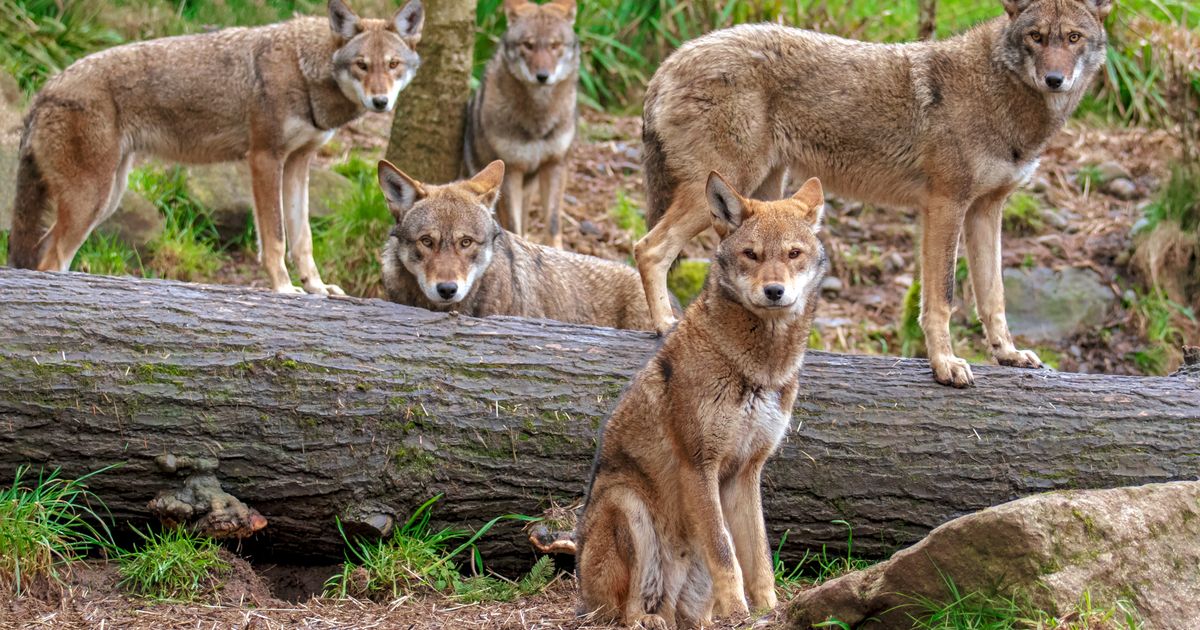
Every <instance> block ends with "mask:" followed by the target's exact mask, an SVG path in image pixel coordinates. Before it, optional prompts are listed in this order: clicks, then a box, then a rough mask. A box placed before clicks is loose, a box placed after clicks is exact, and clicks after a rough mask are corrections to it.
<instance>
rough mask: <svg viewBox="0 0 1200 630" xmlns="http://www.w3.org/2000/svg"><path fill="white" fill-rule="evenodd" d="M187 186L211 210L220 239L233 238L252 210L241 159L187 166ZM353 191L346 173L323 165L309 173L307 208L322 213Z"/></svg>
mask: <svg viewBox="0 0 1200 630" xmlns="http://www.w3.org/2000/svg"><path fill="white" fill-rule="evenodd" d="M188 189H189V190H190V191H191V193H192V196H193V197H194V198H195V199H196V201H199V202H200V203H201V204H203V205H205V206H207V207H208V208H209V209H211V210H212V218H213V224H214V225H216V228H217V232H218V234H219V235H220V237H221V240H223V241H230V240H233V239H235V238H237V237H238V236H239V235H240V234H242V233H243V231H244V230H245V229H246V225H247V224H248V222H249V221H250V220H251V214H252V213H253V212H254V190H253V188H252V187H251V181H250V167H249V166H248V165H247V164H246V163H245V162H225V163H220V164H204V165H199V166H191V167H189V168H188ZM353 191H354V183H353V182H351V181H350V180H349V179H347V178H346V177H343V176H342V175H339V174H338V173H335V172H333V171H330V170H327V169H323V168H313V169H312V171H311V172H310V173H309V183H308V211H309V215H310V216H314V217H323V216H327V215H329V214H330V213H332V212H333V208H334V206H335V205H336V204H337V202H338V201H340V200H341V199H343V198H345V197H347V196H349V195H350V194H351V193H352V192H353Z"/></svg>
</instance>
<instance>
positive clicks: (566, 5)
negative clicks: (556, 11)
mask: <svg viewBox="0 0 1200 630" xmlns="http://www.w3.org/2000/svg"><path fill="white" fill-rule="evenodd" d="M550 4H553V5H554V6H556V7H558V8H560V9H562V10H563V11H564V12H565V13H566V14H567V19H568V20H571V21H572V22H574V21H575V9H576V3H575V0H553V2H551V3H550Z"/></svg>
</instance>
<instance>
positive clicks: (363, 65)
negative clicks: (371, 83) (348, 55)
mask: <svg viewBox="0 0 1200 630" xmlns="http://www.w3.org/2000/svg"><path fill="white" fill-rule="evenodd" d="M354 65H356V66H358V69H359V70H366V69H367V68H368V67H370V66H368V65H367V62H366V60H365V59H359V60H358V61H355V62H354Z"/></svg>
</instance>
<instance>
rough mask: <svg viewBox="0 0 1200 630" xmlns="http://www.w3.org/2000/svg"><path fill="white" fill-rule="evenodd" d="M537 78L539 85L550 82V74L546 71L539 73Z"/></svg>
mask: <svg viewBox="0 0 1200 630" xmlns="http://www.w3.org/2000/svg"><path fill="white" fill-rule="evenodd" d="M535 76H536V77H537V80H538V83H545V82H547V81H549V80H550V73H549V72H546V71H545V70H543V71H541V72H538V73H537V75H535Z"/></svg>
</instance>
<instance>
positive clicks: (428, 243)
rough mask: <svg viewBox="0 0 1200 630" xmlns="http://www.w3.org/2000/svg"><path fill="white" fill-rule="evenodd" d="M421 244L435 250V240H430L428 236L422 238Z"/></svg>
mask: <svg viewBox="0 0 1200 630" xmlns="http://www.w3.org/2000/svg"><path fill="white" fill-rule="evenodd" d="M421 244H422V245H424V246H425V247H429V248H431V249H432V248H433V239H431V238H429V237H428V236H422V237H421Z"/></svg>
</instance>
